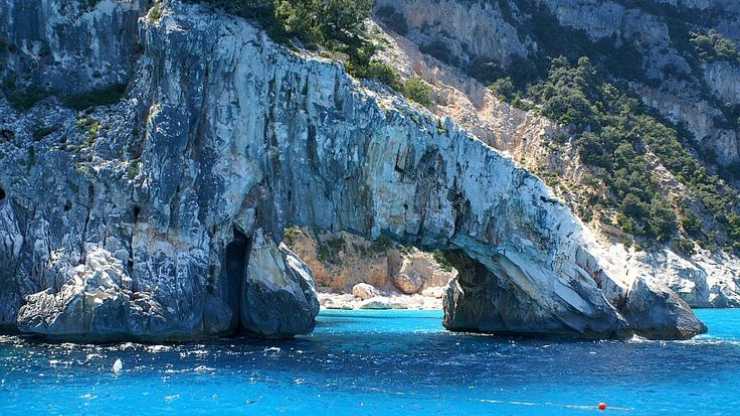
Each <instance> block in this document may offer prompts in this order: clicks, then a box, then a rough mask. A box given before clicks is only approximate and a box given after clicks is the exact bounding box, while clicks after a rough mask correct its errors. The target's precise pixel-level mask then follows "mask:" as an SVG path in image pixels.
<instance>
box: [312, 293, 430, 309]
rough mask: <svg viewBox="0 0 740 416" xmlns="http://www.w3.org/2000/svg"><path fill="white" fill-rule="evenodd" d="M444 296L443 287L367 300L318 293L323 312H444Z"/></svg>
mask: <svg viewBox="0 0 740 416" xmlns="http://www.w3.org/2000/svg"><path fill="white" fill-rule="evenodd" d="M443 295H444V288H443V287H432V288H428V289H425V290H424V291H422V293H417V294H414V295H404V294H401V293H379V294H378V295H376V296H372V297H368V298H366V299H362V298H360V297H358V296H354V295H353V294H351V293H330V292H318V293H317V296H318V298H319V304H320V305H321V309H322V310H358V309H365V310H368V309H374V310H388V309H406V310H442V298H443Z"/></svg>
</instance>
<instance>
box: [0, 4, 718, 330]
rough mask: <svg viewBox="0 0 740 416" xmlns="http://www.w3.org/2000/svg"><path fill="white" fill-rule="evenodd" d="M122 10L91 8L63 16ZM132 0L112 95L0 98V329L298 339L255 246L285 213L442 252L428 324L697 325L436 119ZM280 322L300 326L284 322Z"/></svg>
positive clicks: (303, 302)
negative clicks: (436, 319) (439, 288)
mask: <svg viewBox="0 0 740 416" xmlns="http://www.w3.org/2000/svg"><path fill="white" fill-rule="evenodd" d="M14 3H20V2H14ZM58 4H59V3H58V2H57V1H55V0H44V1H38V2H35V3H34V5H35V6H36V7H37V10H46V9H49V8H52V9H53V8H54V7H56V6H58ZM130 4H131V3H126V2H110V1H102V2H99V3H98V4H97V5H96V6H95V8H94V9H93V10H92V11H90V12H86V13H88V14H84V15H83V16H82V17H80V19H83V20H84V19H93V20H94V16H98V14H99V13H102V11H105V10H109V9H108V8H110V7H112V5H116V6H117V7H124V6H122V5H125V6H126V7H128V6H129V5H130ZM154 7H155V9H154V8H153V9H152V10H151V11H149V12H148V14H147V10H144V9H139V10H138V14H139V15H140V16H141V17H140V18H139V20H138V31H127V32H124V35H125V36H129V37H131V39H130V40H128V41H123V42H121V43H120V44H122V45H127V44H136V43H137V39H138V42H140V43H141V45H142V47H141V50H142V51H143V52H142V54H141V56H140V57H138V59H137V60H136V65H135V68H134V69H133V70H132V71H131V72H127V73H129V74H130V81H129V87H128V92H127V94H126V96H125V98H124V99H123V101H121V102H119V103H117V104H115V105H111V106H99V107H96V108H94V109H93V110H89V111H84V112H77V111H73V110H71V109H69V108H67V107H65V105H64V104H63V103H60V102H59V101H58V100H57V99H55V98H49V99H47V100H45V101H42V102H41V103H39V104H37V105H36V106H34V107H33V108H32V109H31V110H30V111H27V112H19V111H16V110H14V109H12V108H10V106H9V105H8V103H7V101H6V100H2V101H0V106H2V108H1V109H0V110H1V111H0V113H1V114H2V120H1V123H0V130H2V132H3V137H4V138H5V139H4V140H3V141H2V143H0V155H1V156H2V157H1V158H0V187H1V188H2V192H1V193H0V196H2V198H0V229H1V230H3V231H2V234H0V238H1V239H2V240H1V241H2V244H1V245H0V258H2V259H3V261H2V263H0V299H1V300H2V301H1V302H0V305H2V306H1V309H0V312H1V313H0V318H1V319H0V322H2V324H3V325H5V326H10V327H13V326H15V325H14V323H15V321H16V319H17V320H18V322H17V326H18V327H19V328H20V329H21V330H22V331H25V332H30V333H39V334H45V335H47V336H51V337H58V338H73V339H77V338H84V337H86V336H89V337H90V338H92V339H104V340H110V339H122V338H134V339H145V340H150V339H182V338H197V337H202V336H208V335H214V334H224V333H232V332H234V331H235V330H238V329H239V328H241V329H243V330H247V331H250V332H256V333H259V334H262V335H266V336H284V335H289V334H290V333H301V332H305V331H308V330H310V328H311V326H312V322H313V316H314V315H315V313H316V302H315V297H314V296H312V294H313V289H312V286H313V283H312V282H311V280H312V279H311V278H310V275H308V273H307V268H306V267H305V265H302V263H301V262H300V261H299V260H298V259H297V258H295V256H294V255H293V254H292V253H291V252H290V251H288V250H286V249H278V248H277V247H276V245H277V243H276V242H275V240H279V239H280V238H281V236H282V234H283V229H284V228H285V227H286V226H288V225H298V226H309V227H312V228H314V229H318V230H326V231H348V232H352V233H354V234H358V235H360V236H364V237H367V238H371V239H377V238H379V237H380V236H381V235H383V236H387V237H389V238H391V239H393V240H395V241H398V242H399V243H402V244H409V245H415V246H419V247H423V248H428V249H440V250H444V251H447V252H449V254H450V256H451V258H453V259H455V261H456V262H457V264H458V266H459V267H460V269H461V270H463V271H464V272H461V274H460V276H459V277H458V278H457V279H456V281H455V282H454V283H453V284H452V285H451V287H450V291H449V293H448V299H447V301H446V304H445V308H446V318H445V325H446V326H447V327H448V328H450V329H455V330H475V331H484V332H491V331H493V332H513V333H527V334H558V335H568V336H586V337H613V336H628V335H629V334H631V333H633V332H636V333H638V334H642V335H645V336H649V337H657V338H685V337H690V336H693V335H695V334H697V333H700V332H701V331H703V330H704V328H703V326H702V325H701V323H699V322H698V321H697V320H696V319H695V318H694V316H693V314H692V313H691V311H690V310H689V309H688V306H687V305H686V304H685V303H684V302H683V301H681V300H680V299H678V298H677V297H676V295H675V294H673V293H672V292H670V291H668V290H664V289H661V288H658V287H655V286H650V285H646V284H644V283H642V282H641V281H640V280H637V281H636V282H629V281H627V280H626V279H625V278H624V276H619V275H614V274H610V273H607V272H606V271H605V270H604V268H603V267H602V266H601V264H600V261H599V259H598V258H597V256H595V253H597V252H598V251H599V250H600V249H602V248H601V247H600V246H599V245H598V243H596V242H595V241H593V240H592V239H591V237H590V236H589V233H588V232H587V230H585V229H584V228H583V226H582V225H581V223H580V222H579V221H578V220H577V219H576V218H575V217H574V216H573V215H572V213H571V212H570V210H569V209H568V208H567V206H566V205H564V204H563V203H562V202H561V201H559V200H558V199H556V198H555V197H554V195H553V194H552V192H551V191H550V190H549V189H548V188H547V187H546V186H545V185H544V184H543V183H542V181H540V180H539V179H538V178H537V177H536V176H534V175H532V174H531V173H529V172H527V171H526V170H524V169H523V168H521V167H519V166H518V165H516V163H515V162H513V161H512V159H510V158H509V157H506V156H504V155H502V154H501V153H499V152H497V151H496V150H494V149H492V148H491V147H489V146H487V145H486V144H484V143H482V142H481V141H479V140H477V139H476V138H474V137H472V136H471V135H469V134H467V133H466V132H465V131H463V130H460V129H459V128H458V127H457V126H456V125H454V124H453V123H452V122H451V121H450V120H444V121H442V120H437V119H435V118H433V117H432V116H431V115H430V114H428V113H426V112H423V111H419V110H418V109H416V108H413V107H410V106H409V105H408V103H406V102H405V101H404V100H402V99H400V98H399V97H398V96H394V95H391V94H389V93H388V92H387V91H385V90H384V89H383V88H380V87H379V86H377V85H372V84H365V85H362V84H360V83H358V82H357V81H356V80H354V79H352V78H351V77H349V76H348V75H347V74H346V73H345V72H344V70H343V69H342V68H341V66H340V65H338V64H336V63H332V62H328V61H325V60H322V59H317V58H315V57H311V56H308V55H305V54H304V53H302V52H300V53H299V52H291V51H289V50H287V49H285V48H283V47H280V46H278V45H276V44H274V43H272V41H270V40H269V39H268V37H267V35H266V34H265V33H264V32H261V31H260V30H258V29H257V28H255V27H254V26H252V25H250V24H249V23H247V22H246V21H244V20H242V19H238V18H234V17H230V16H226V15H223V14H220V13H217V12H213V11H210V10H208V9H206V8H202V7H200V6H192V5H183V4H181V3H179V2H177V1H165V2H163V3H161V4H158V5H156V6H154ZM90 16H93V17H90ZM103 16H107V15H106V14H103V15H101V16H100V19H103V20H105V19H106V18H105V17H103ZM93 26H95V25H93ZM12 27H16V28H20V27H25V25H24V24H22V23H21V22H16V23H15V24H14V25H13V26H12ZM55 28H56V30H61V31H64V29H63V28H64V26H51V27H50V29H51V30H55ZM20 36H21V35H20V34H14V35H13V36H12V38H14V39H16V41H15V42H17V39H18V38H19V37H20ZM16 53H17V52H16ZM55 53H56V54H57V55H58V56H59V57H60V58H63V57H66V56H68V55H67V54H66V53H65V51H64V50H63V49H61V50H57V51H55ZM120 54H121V55H125V53H123V52H121V53H120ZM114 55H115V53H114ZM69 56H73V55H69ZM13 59H15V58H13ZM132 59H133V58H132ZM120 62H122V64H121V65H122V67H121V68H124V69H122V70H124V71H125V67H126V64H125V62H128V60H127V59H123V60H121V61H120ZM78 65H79V66H80V67H83V68H86V67H89V66H90V65H92V64H86V63H83V62H80V63H78ZM111 82H118V80H112V81H111ZM78 87H79V88H81V89H82V90H84V89H85V87H84V86H78V85H77V84H75V82H70V83H69V86H68V88H70V89H71V90H75V91H76V88H78ZM28 295H32V296H30V297H26V296H28ZM651 303H654V304H655V305H656V309H655V310H647V309H646V308H645V305H648V304H651ZM24 305H25V306H24ZM270 307H271V308H274V310H273V311H272V312H271V311H270V310H269V309H270ZM19 309H21V312H20V314H18V310H19ZM286 311H287V312H286ZM289 315H296V316H300V317H308V318H307V319H300V321H301V322H303V324H302V325H298V327H297V328H296V327H290V326H286V325H284V323H285V321H287V320H289V319H291V316H289Z"/></svg>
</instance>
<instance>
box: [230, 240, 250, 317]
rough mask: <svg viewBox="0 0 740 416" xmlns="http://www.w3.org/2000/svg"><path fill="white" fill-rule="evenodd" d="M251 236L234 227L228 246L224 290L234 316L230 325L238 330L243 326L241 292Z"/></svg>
mask: <svg viewBox="0 0 740 416" xmlns="http://www.w3.org/2000/svg"><path fill="white" fill-rule="evenodd" d="M249 246H250V240H249V238H248V237H247V236H246V235H245V234H244V233H242V232H241V231H239V230H237V229H236V228H234V238H233V239H232V240H231V242H230V243H229V244H228V245H227V246H226V254H225V259H224V260H225V261H224V265H225V275H226V285H225V288H224V290H225V291H226V293H225V299H228V302H229V306H230V307H231V311H232V316H231V323H230V327H231V328H232V330H233V331H234V332H238V331H239V328H240V327H241V325H240V323H241V308H240V305H241V294H242V284H243V282H244V277H245V275H246V273H247V256H248V255H249Z"/></svg>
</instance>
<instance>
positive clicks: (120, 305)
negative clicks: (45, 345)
mask: <svg viewBox="0 0 740 416" xmlns="http://www.w3.org/2000/svg"><path fill="white" fill-rule="evenodd" d="M68 273H69V280H68V281H67V283H65V284H64V286H62V288H61V290H59V291H58V292H56V293H54V292H53V291H52V290H51V289H47V290H45V291H42V292H39V293H36V294H33V295H30V296H28V297H27V298H26V304H25V305H24V306H23V307H22V308H21V309H20V311H19V313H18V328H19V329H20V330H21V331H23V332H26V333H32V334H38V335H44V336H46V337H47V338H51V339H63V340H79V341H85V342H96V341H97V342H105V341H116V340H121V339H136V338H137V337H138V336H139V335H143V334H144V333H145V332H157V333H158V336H159V337H161V338H162V339H167V338H169V337H170V336H172V337H173V338H175V337H174V335H175V334H166V333H165V332H159V331H157V329H159V328H162V329H164V327H165V326H166V325H165V322H166V320H167V312H166V311H165V310H164V309H163V308H162V306H161V305H159V304H158V303H157V302H156V301H154V300H153V299H152V298H151V296H150V295H149V294H148V293H143V292H133V291H132V290H131V289H132V287H131V286H132V282H131V279H129V278H128V276H126V274H125V273H124V270H123V266H122V264H121V262H120V261H119V260H117V259H115V258H113V257H112V256H111V255H110V253H108V252H107V251H105V250H103V249H100V248H96V247H89V248H88V250H87V257H86V259H85V264H84V265H80V266H76V267H74V268H72V269H71V270H69V271H68Z"/></svg>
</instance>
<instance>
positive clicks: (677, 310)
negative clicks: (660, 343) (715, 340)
mask: <svg viewBox="0 0 740 416" xmlns="http://www.w3.org/2000/svg"><path fill="white" fill-rule="evenodd" d="M623 313H624V316H625V317H626V318H627V319H628V320H629V321H630V322H631V323H632V324H631V326H632V329H633V330H634V331H635V333H637V334H638V335H640V336H642V337H645V338H649V339H688V338H691V337H693V336H694V335H696V334H701V333H704V332H706V331H707V328H706V326H704V324H702V323H701V322H700V321H699V320H698V319H696V316H694V314H693V313H691V309H690V308H689V305H688V304H686V302H684V301H683V300H682V299H681V298H680V297H679V296H678V295H677V294H676V293H675V292H673V291H671V290H669V289H668V288H665V287H660V286H657V285H655V284H651V283H648V282H646V281H645V280H642V279H639V280H636V281H635V282H634V283H633V284H632V287H631V288H630V291H629V295H628V296H627V301H626V304H625V305H624V308H623Z"/></svg>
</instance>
